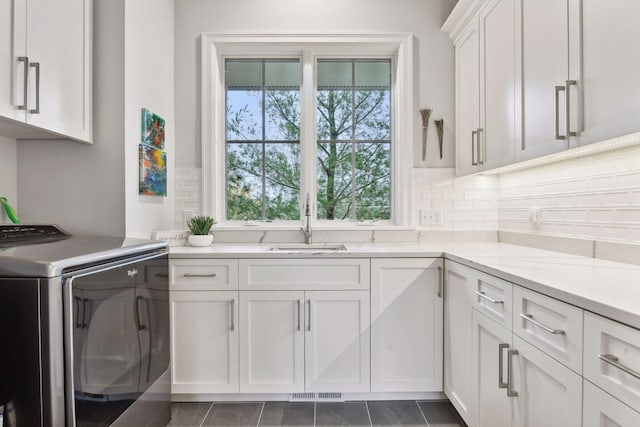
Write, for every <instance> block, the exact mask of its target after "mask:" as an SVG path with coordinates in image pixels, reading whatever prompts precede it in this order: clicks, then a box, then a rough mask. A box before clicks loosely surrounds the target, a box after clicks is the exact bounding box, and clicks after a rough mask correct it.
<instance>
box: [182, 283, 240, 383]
mask: <svg viewBox="0 0 640 427" xmlns="http://www.w3.org/2000/svg"><path fill="white" fill-rule="evenodd" d="M170 301H171V337H172V341H171V375H172V380H171V383H172V389H171V391H172V393H237V392H238V391H239V388H238V310H237V303H238V292H237V291H172V292H171V296H170Z"/></svg>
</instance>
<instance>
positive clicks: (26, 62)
mask: <svg viewBox="0 0 640 427" xmlns="http://www.w3.org/2000/svg"><path fill="white" fill-rule="evenodd" d="M18 62H24V69H23V73H24V74H23V75H24V77H23V78H24V87H23V89H24V93H23V98H22V105H18V110H26V109H27V99H28V97H29V93H28V92H27V87H28V85H29V58H28V57H26V56H19V57H18Z"/></svg>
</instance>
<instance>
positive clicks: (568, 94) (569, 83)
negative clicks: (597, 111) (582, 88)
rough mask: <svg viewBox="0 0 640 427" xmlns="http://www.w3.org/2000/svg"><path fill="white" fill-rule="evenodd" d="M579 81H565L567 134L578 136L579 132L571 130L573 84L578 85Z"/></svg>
mask: <svg viewBox="0 0 640 427" xmlns="http://www.w3.org/2000/svg"><path fill="white" fill-rule="evenodd" d="M577 84H578V82H577V81H576V80H567V81H566V82H565V94H564V95H565V99H566V110H567V111H566V113H567V130H566V133H567V136H576V135H578V133H577V132H571V90H570V87H571V86H575V85H577Z"/></svg>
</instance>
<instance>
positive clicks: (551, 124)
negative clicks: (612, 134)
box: [516, 0, 574, 160]
mask: <svg viewBox="0 0 640 427" xmlns="http://www.w3.org/2000/svg"><path fill="white" fill-rule="evenodd" d="M517 6H518V7H519V8H520V9H521V13H519V14H518V19H517V27H518V28H517V37H519V38H520V40H521V43H520V44H519V46H520V48H519V49H518V50H517V55H518V58H517V59H518V61H519V62H520V63H521V71H522V74H521V77H522V79H521V81H522V88H521V90H522V104H521V106H522V111H521V115H522V116H523V117H525V120H523V122H522V143H521V144H520V146H519V147H516V153H517V156H516V157H517V160H527V159H532V158H535V157H540V156H544V155H546V154H551V153H555V152H557V151H561V150H564V149H567V148H568V147H569V139H568V138H567V137H566V132H567V129H566V105H567V104H566V94H567V92H566V88H567V81H568V80H569V37H568V36H569V15H568V14H569V7H568V6H569V0H518V2H517ZM543 29H544V30H543ZM570 90H574V88H570Z"/></svg>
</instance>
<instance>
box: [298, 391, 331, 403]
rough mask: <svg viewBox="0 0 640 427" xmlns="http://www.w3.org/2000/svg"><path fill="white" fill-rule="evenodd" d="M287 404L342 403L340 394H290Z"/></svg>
mask: <svg viewBox="0 0 640 427" xmlns="http://www.w3.org/2000/svg"><path fill="white" fill-rule="evenodd" d="M289 402H344V395H343V394H342V393H291V394H289Z"/></svg>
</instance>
